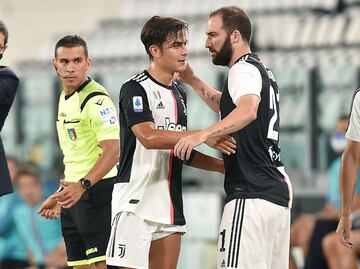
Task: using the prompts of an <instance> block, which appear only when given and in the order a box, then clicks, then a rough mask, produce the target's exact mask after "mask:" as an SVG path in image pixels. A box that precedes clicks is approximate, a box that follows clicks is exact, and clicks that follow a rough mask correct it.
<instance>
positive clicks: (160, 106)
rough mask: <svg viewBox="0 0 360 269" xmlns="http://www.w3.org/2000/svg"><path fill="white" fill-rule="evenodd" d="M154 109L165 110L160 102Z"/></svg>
mask: <svg viewBox="0 0 360 269" xmlns="http://www.w3.org/2000/svg"><path fill="white" fill-rule="evenodd" d="M156 109H165V106H164V104H163V102H162V101H160V103H159V104H158V105H157V106H156Z"/></svg>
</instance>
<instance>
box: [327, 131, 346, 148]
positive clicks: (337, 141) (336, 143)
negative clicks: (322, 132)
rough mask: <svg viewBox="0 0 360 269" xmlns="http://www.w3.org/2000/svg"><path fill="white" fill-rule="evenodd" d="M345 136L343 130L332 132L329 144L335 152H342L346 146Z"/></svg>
mask: <svg viewBox="0 0 360 269" xmlns="http://www.w3.org/2000/svg"><path fill="white" fill-rule="evenodd" d="M346 143H347V140H346V137H345V133H344V132H339V131H337V132H334V133H333V134H332V135H331V138H330V145H331V148H332V149H333V151H335V152H336V153H342V152H343V151H344V150H345V147H346Z"/></svg>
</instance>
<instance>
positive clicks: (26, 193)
mask: <svg viewBox="0 0 360 269" xmlns="http://www.w3.org/2000/svg"><path fill="white" fill-rule="evenodd" d="M17 188H18V191H19V194H20V195H21V197H22V198H23V199H24V201H25V202H26V203H27V204H29V205H36V204H37V203H39V202H40V201H41V198H42V189H41V185H40V183H39V182H38V181H37V179H36V178H34V176H32V175H21V176H20V178H18V181H17Z"/></svg>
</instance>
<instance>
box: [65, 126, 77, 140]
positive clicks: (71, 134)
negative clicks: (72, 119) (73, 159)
mask: <svg viewBox="0 0 360 269" xmlns="http://www.w3.org/2000/svg"><path fill="white" fill-rule="evenodd" d="M67 131H68V134H69V137H70V139H71V140H73V141H75V140H76V139H77V135H76V132H75V128H70V129H67Z"/></svg>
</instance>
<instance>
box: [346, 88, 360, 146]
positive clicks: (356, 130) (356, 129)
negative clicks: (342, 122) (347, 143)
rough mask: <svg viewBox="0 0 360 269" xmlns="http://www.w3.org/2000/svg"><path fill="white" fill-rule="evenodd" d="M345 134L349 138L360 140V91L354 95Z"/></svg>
mask: <svg viewBox="0 0 360 269" xmlns="http://www.w3.org/2000/svg"><path fill="white" fill-rule="evenodd" d="M345 136H346V138H347V139H350V140H353V141H358V142H360V91H358V92H357V93H356V94H355V96H354V100H353V104H352V108H351V114H350V121H349V127H348V129H347V131H346V135H345Z"/></svg>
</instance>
